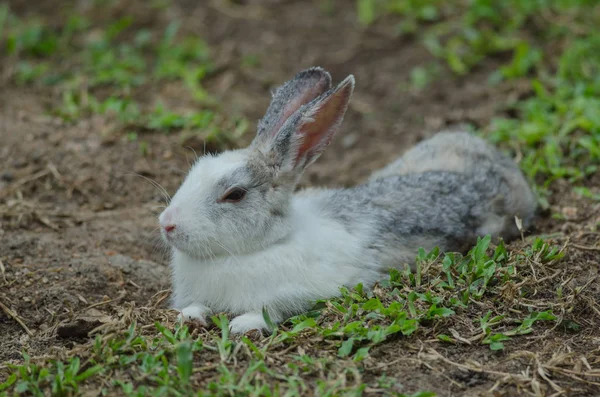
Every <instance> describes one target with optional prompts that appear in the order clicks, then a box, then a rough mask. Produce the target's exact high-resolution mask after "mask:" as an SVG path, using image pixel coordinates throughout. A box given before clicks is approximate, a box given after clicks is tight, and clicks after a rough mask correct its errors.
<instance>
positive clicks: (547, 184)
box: [357, 0, 600, 208]
mask: <svg viewBox="0 0 600 397" xmlns="http://www.w3.org/2000/svg"><path fill="white" fill-rule="evenodd" d="M357 12H358V18H359V20H360V22H361V23H363V24H365V25H369V24H372V23H375V22H376V21H377V18H379V17H384V16H385V17H387V18H390V17H391V18H395V19H396V20H399V22H397V26H398V32H399V34H417V33H418V34H419V36H420V37H421V39H422V41H423V44H424V45H425V46H426V47H427V48H428V49H429V51H430V52H431V53H432V54H433V55H434V56H435V57H437V58H438V59H439V60H440V61H442V62H443V63H445V64H446V65H447V67H448V68H449V69H450V70H451V71H452V72H454V73H455V74H458V75H466V74H468V73H469V72H470V71H471V70H472V69H473V68H475V67H477V65H478V64H480V63H481V62H482V61H484V60H485V59H487V58H489V57H503V58H507V59H508V61H506V62H505V63H504V65H502V66H501V67H500V68H499V69H498V70H496V71H495V72H494V73H493V74H492V75H490V84H497V83H499V82H501V81H507V80H508V81H510V80H516V79H525V80H527V81H529V84H530V86H531V93H530V94H529V95H528V96H527V98H525V99H522V100H517V101H516V102H514V103H510V104H507V110H508V111H511V113H512V114H514V115H515V116H514V117H502V118H497V119H495V120H493V121H492V123H491V125H489V126H487V127H486V128H485V131H483V133H484V135H485V136H486V137H487V138H488V139H490V140H491V141H492V142H494V143H497V144H502V145H504V146H505V147H508V148H511V149H512V150H513V152H516V153H519V154H520V155H522V160H521V168H522V169H523V170H524V172H525V173H526V174H527V176H528V177H529V178H530V180H532V181H534V182H536V185H537V186H538V189H537V190H538V193H539V196H540V200H541V204H542V206H544V207H546V208H547V207H548V206H549V204H548V196H549V193H550V192H549V189H550V188H551V187H552V185H553V183H554V182H555V181H557V180H566V181H568V182H569V183H571V184H573V186H574V187H575V191H576V192H578V193H579V194H581V195H584V196H586V197H588V198H591V199H594V200H598V199H599V198H600V195H599V193H598V191H597V190H590V189H589V188H588V187H585V186H584V185H585V181H586V180H589V178H590V177H591V176H593V175H594V174H596V173H597V171H598V164H600V117H599V116H598V115H599V114H600V105H599V104H600V102H599V100H598V95H599V94H600V91H599V89H600V77H599V76H600V73H599V70H598V65H599V64H600V55H599V54H600V34H598V33H597V29H596V28H595V27H596V26H597V25H598V23H600V5H598V4H597V2H595V1H589V0H577V1H566V0H535V1H528V2H523V1H518V0H510V1H504V0H473V1H462V2H445V1H439V0H429V1H396V0H358V1H357ZM437 76H439V67H436V66H435V64H433V65H424V66H420V67H417V68H415V69H414V70H413V71H412V73H411V78H410V86H411V87H413V88H415V89H424V88H425V87H427V86H428V85H430V84H435V80H436V78H437Z"/></svg>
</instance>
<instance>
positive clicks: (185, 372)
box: [175, 341, 193, 385]
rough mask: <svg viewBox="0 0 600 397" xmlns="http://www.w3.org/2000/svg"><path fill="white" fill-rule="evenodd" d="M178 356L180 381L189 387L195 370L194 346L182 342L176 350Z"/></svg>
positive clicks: (187, 342)
mask: <svg viewBox="0 0 600 397" xmlns="http://www.w3.org/2000/svg"><path fill="white" fill-rule="evenodd" d="M175 351H176V354H177V373H178V374H179V379H180V381H181V382H182V383H183V384H184V385H187V384H188V383H189V382H190V377H191V376H192V369H193V353H192V346H191V343H190V342H189V341H185V342H181V343H179V344H178V345H177V347H176V348H175Z"/></svg>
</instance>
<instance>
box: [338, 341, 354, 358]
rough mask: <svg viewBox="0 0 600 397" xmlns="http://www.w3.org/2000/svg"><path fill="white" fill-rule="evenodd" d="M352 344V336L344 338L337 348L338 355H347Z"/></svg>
mask: <svg viewBox="0 0 600 397" xmlns="http://www.w3.org/2000/svg"><path fill="white" fill-rule="evenodd" d="M353 346H354V338H350V339H346V340H345V341H343V342H342V345H341V346H340V348H339V349H338V356H340V357H347V356H348V355H349V354H350V353H351V352H352V347H353Z"/></svg>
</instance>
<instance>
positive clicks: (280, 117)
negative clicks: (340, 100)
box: [255, 67, 331, 143]
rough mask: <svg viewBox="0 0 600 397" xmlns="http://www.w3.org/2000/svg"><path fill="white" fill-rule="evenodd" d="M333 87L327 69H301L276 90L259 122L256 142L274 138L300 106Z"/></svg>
mask: <svg viewBox="0 0 600 397" xmlns="http://www.w3.org/2000/svg"><path fill="white" fill-rule="evenodd" d="M330 88H331V76H330V75H329V73H327V71H326V70H324V69H322V68H319V67H312V68H309V69H306V70H303V71H301V72H300V73H298V74H297V75H296V76H294V78H293V79H291V80H290V81H288V82H286V83H285V84H283V85H282V86H281V87H279V88H278V89H277V91H275V94H274V95H273V99H272V100H271V104H270V105H269V108H268V109H267V112H266V113H265V116H264V117H263V118H262V119H261V120H260V121H259V123H258V130H257V133H256V138H255V141H256V142H255V143H261V142H265V141H267V140H269V139H272V138H273V137H274V136H275V135H277V133H278V132H279V130H280V129H281V127H282V126H283V125H284V124H285V122H286V121H287V120H288V119H289V118H290V116H292V115H293V114H294V113H295V112H296V111H297V110H298V109H300V107H302V106H303V105H306V104H307V103H309V102H310V101H312V100H314V99H315V98H317V97H319V96H320V95H322V94H324V93H325V92H327V90H329V89H330Z"/></svg>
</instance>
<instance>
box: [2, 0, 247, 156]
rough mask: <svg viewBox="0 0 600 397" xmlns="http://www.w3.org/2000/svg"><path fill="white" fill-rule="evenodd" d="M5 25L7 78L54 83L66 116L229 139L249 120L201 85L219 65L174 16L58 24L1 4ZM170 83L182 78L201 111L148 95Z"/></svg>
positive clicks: (56, 111)
mask: <svg viewBox="0 0 600 397" xmlns="http://www.w3.org/2000/svg"><path fill="white" fill-rule="evenodd" d="M0 32H1V33H2V36H0V53H3V54H4V58H5V59H7V60H9V61H10V67H9V68H8V71H9V73H8V79H9V80H11V81H12V82H13V83H14V84H16V85H18V86H33V87H36V86H38V87H44V86H47V87H52V88H54V90H55V92H57V93H58V97H59V98H60V100H59V101H58V104H57V105H53V106H51V107H50V108H49V113H50V114H52V115H55V116H58V117H60V118H61V119H63V120H64V121H66V122H76V121H77V120H80V119H82V118H86V117H90V116H92V115H95V114H97V115H102V116H105V117H106V118H107V119H108V120H112V121H113V124H114V127H113V130H116V131H127V132H129V133H130V134H128V136H129V137H130V138H131V137H134V136H135V137H137V136H139V133H143V132H147V131H150V132H153V131H160V132H171V131H184V132H186V133H188V134H189V133H192V134H196V135H199V136H200V138H202V139H203V140H205V141H207V142H209V143H212V142H214V143H217V144H229V145H231V144H232V143H233V142H235V141H236V140H237V139H239V137H240V136H241V135H242V134H243V133H244V132H245V131H246V128H247V125H248V124H247V122H246V120H244V119H243V118H241V117H234V116H230V115H227V113H225V112H224V111H223V110H222V109H220V106H219V105H218V102H217V101H216V100H215V99H214V98H212V97H211V96H210V95H209V94H208V93H207V92H206V90H205V89H204V88H203V86H202V81H203V79H204V78H205V77H206V75H207V74H209V73H211V72H212V71H213V70H214V66H213V64H212V61H211V57H210V51H209V49H208V47H207V45H206V43H204V42H203V41H202V40H201V39H200V38H198V37H196V36H184V35H181V34H179V24H178V23H176V22H172V23H170V24H168V25H167V26H166V27H164V28H163V29H160V28H152V29H147V28H139V27H137V26H136V25H135V21H134V19H133V18H132V17H121V18H119V19H118V20H116V21H113V22H110V23H107V24H104V25H102V24H100V25H98V24H96V25H94V23H92V21H90V20H88V19H87V18H86V17H84V16H82V15H72V16H71V17H69V19H68V20H67V21H66V23H65V24H64V26H60V27H52V26H51V25H49V24H48V23H45V22H44V21H43V19H41V18H39V19H35V18H28V19H27V20H22V19H19V18H18V17H16V16H15V15H14V14H12V13H11V12H10V9H9V8H8V6H6V5H3V6H2V7H0ZM164 84H176V85H177V87H179V88H178V90H179V92H180V93H181V97H182V98H183V99H185V101H186V102H187V104H188V105H187V106H189V107H193V108H195V109H197V110H186V111H183V110H180V109H179V110H178V109H171V108H169V107H168V106H167V105H165V104H164V103H160V102H158V101H157V100H155V101H148V99H150V98H151V96H150V98H149V97H148V94H149V93H150V94H151V95H152V92H153V91H156V90H157V89H158V88H159V87H161V86H162V85H164ZM107 93H109V94H107ZM180 99H181V98H178V101H179V102H180ZM53 102H56V101H53ZM148 102H150V103H148ZM152 102H154V103H152ZM131 133H135V135H133V134H131Z"/></svg>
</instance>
